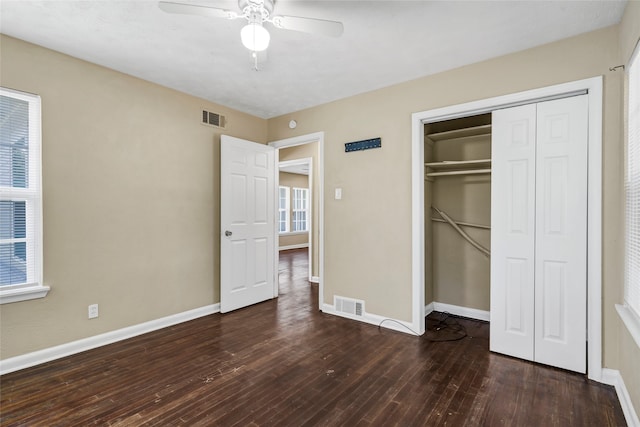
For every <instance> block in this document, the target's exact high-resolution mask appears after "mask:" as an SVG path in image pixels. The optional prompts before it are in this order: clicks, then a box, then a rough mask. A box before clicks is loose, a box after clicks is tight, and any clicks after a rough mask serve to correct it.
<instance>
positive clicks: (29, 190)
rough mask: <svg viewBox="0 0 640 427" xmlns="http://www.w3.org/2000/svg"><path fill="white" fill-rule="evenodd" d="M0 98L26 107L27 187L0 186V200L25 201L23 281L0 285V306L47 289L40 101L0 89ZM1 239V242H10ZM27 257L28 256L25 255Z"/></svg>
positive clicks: (38, 293) (42, 293)
mask: <svg viewBox="0 0 640 427" xmlns="http://www.w3.org/2000/svg"><path fill="white" fill-rule="evenodd" d="M0 95H2V96H5V97H9V98H14V99H19V100H21V101H25V102H27V103H28V105H29V131H28V132H29V144H28V171H29V175H28V182H29V184H28V187H26V188H19V187H7V186H0V200H3V201H25V202H26V206H27V207H26V210H27V212H26V221H27V224H26V230H27V232H26V243H27V245H26V246H27V254H28V255H27V280H26V282H25V283H20V284H11V285H1V286H0V304H7V303H13V302H18V301H25V300H31V299H35V298H43V297H45V296H46V295H47V293H48V292H49V290H50V288H49V287H48V286H44V285H43V248H42V156H41V148H42V123H41V111H42V101H41V98H40V96H38V95H34V94H30V93H26V92H21V91H17V90H13V89H9V88H5V87H0ZM11 240H15V239H13V238H11V239H4V240H3V243H12V242H11ZM29 255H31V256H29Z"/></svg>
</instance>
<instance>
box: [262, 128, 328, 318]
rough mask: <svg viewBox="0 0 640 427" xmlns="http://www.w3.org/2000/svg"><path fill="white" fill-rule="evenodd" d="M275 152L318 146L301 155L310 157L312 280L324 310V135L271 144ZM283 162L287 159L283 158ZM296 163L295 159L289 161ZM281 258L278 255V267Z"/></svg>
mask: <svg viewBox="0 0 640 427" xmlns="http://www.w3.org/2000/svg"><path fill="white" fill-rule="evenodd" d="M268 145H269V146H271V147H274V148H275V149H276V150H278V151H280V150H281V149H288V148H292V147H299V148H300V149H301V150H304V149H305V148H306V149H310V148H311V147H312V146H315V150H314V154H313V155H312V156H310V155H308V154H304V155H300V156H299V157H300V158H302V159H307V158H311V162H310V163H311V168H310V169H311V170H312V174H311V179H310V181H312V182H310V185H309V187H310V190H309V192H310V193H311V196H310V199H311V200H312V204H311V209H310V210H311V215H309V216H310V219H311V231H312V232H310V233H309V270H310V275H309V280H310V281H311V282H315V283H318V308H319V309H320V310H322V306H323V302H324V284H323V277H324V274H323V272H324V132H316V133H312V134H307V135H301V136H296V137H292V138H287V139H282V140H278V141H272V142H269V144H268ZM283 160H284V159H283ZM289 160H293V159H289ZM278 259H279V255H278V253H276V266H277V265H278Z"/></svg>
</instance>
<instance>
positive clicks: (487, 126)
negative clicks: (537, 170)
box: [424, 114, 491, 312]
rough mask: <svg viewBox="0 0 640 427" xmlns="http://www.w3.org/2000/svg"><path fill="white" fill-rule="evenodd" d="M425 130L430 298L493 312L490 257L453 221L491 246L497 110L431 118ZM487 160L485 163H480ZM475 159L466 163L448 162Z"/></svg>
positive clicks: (427, 286)
mask: <svg viewBox="0 0 640 427" xmlns="http://www.w3.org/2000/svg"><path fill="white" fill-rule="evenodd" d="M424 131H425V138H424V140H425V150H424V153H425V159H424V160H425V186H424V188H425V222H426V223H425V239H426V242H425V303H427V304H428V303H430V302H438V303H444V304H450V305H455V306H459V307H465V308H473V309H477V310H483V311H487V312H488V311H489V309H490V293H491V289H490V259H489V257H488V256H487V255H485V254H484V253H482V252H481V251H480V250H478V249H477V248H475V247H473V246H472V245H471V244H470V243H469V242H468V241H466V240H465V239H464V238H463V237H462V236H461V235H460V234H459V233H458V232H457V231H456V230H455V229H454V228H453V227H452V226H451V225H449V224H448V223H446V222H438V221H437V220H438V219H441V217H440V215H439V214H438V213H437V212H436V211H435V210H434V209H432V207H436V208H438V209H440V210H441V211H444V212H445V213H446V214H447V215H448V216H449V217H451V218H452V219H453V220H454V221H456V222H458V223H471V224H478V225H482V226H485V227H486V228H478V227H472V226H468V225H461V226H460V228H461V229H462V230H463V231H464V232H465V233H467V234H468V235H469V236H470V237H471V238H472V239H473V240H475V241H476V242H477V243H479V244H480V245H482V246H484V247H485V248H487V249H489V248H490V247H491V241H490V238H491V230H490V228H489V225H490V224H491V173H490V168H491V163H490V160H489V159H491V114H484V115H478V116H473V117H465V118H460V119H454V120H447V121H443V122H437V123H429V124H425V126H424ZM477 160H486V161H484V162H475V161H477ZM456 161H474V162H469V163H466V164H464V163H463V164H457V163H449V164H447V163H446V162H456Z"/></svg>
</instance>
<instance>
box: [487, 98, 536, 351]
mask: <svg viewBox="0 0 640 427" xmlns="http://www.w3.org/2000/svg"><path fill="white" fill-rule="evenodd" d="M491 128H492V129H491V133H492V141H491V156H492V162H491V322H490V342H489V348H490V350H491V351H495V352H498V353H503V354H508V355H510V356H514V357H519V358H521V359H527V360H533V354H534V347H533V345H534V305H533V301H534V286H535V281H534V268H535V267H534V266H535V259H534V255H535V250H534V249H535V246H534V245H535V159H536V106H535V104H533V105H523V106H521V107H514V108H507V109H504V110H497V111H494V112H493V114H492V123H491Z"/></svg>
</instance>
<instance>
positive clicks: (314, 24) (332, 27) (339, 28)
mask: <svg viewBox="0 0 640 427" xmlns="http://www.w3.org/2000/svg"><path fill="white" fill-rule="evenodd" d="M271 22H273V25H275V26H276V28H282V29H285V30H294V31H302V32H303V33H313V34H322V35H325V36H330V37H340V36H341V35H342V32H343V31H344V25H342V22H338V21H327V20H324V19H315V18H301V17H298V16H274V17H273V19H272V20H271Z"/></svg>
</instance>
